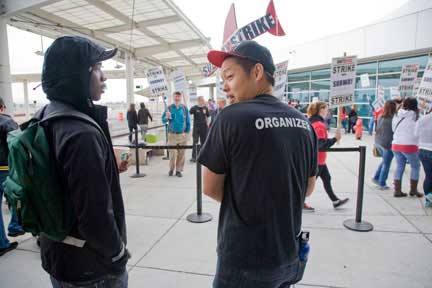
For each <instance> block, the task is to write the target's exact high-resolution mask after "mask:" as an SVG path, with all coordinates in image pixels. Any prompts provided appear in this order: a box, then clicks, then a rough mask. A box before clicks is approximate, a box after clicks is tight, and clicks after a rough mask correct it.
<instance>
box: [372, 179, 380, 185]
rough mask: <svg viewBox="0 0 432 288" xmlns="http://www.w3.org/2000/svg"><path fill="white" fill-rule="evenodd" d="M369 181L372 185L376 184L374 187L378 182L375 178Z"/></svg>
mask: <svg viewBox="0 0 432 288" xmlns="http://www.w3.org/2000/svg"><path fill="white" fill-rule="evenodd" d="M371 181H372V183H374V184H376V185H379V182H378V180H376V179H375V178H372V179H371Z"/></svg>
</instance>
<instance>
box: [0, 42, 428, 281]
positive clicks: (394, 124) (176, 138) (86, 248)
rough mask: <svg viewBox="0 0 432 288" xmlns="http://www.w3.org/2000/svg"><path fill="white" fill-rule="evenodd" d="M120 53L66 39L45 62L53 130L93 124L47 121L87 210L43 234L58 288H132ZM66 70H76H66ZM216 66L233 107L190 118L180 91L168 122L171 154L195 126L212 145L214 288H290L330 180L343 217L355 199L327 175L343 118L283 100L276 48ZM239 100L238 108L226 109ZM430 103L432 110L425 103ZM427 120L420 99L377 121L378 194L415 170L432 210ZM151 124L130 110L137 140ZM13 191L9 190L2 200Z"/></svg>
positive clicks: (351, 123) (173, 169)
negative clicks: (115, 95)
mask: <svg viewBox="0 0 432 288" xmlns="http://www.w3.org/2000/svg"><path fill="white" fill-rule="evenodd" d="M116 52H117V51H116V49H113V50H105V49H104V48H103V47H100V46H99V45H97V44H95V43H93V42H91V41H89V40H88V39H85V38H82V37H61V38H58V39H56V40H55V41H54V42H53V44H52V45H51V46H50V47H49V48H48V49H47V51H46V53H45V59H44V66H43V67H44V70H43V72H42V85H43V89H44V92H45V93H46V94H47V96H48V99H49V100H50V104H48V105H47V106H46V107H45V108H44V109H42V110H41V111H39V112H38V113H37V115H35V119H37V120H38V121H43V120H44V119H45V120H47V119H49V117H50V115H53V114H54V113H57V114H62V113H63V114H68V115H70V114H74V115H77V114H78V115H81V116H80V117H84V118H85V119H88V118H90V120H88V121H82V119H81V120H80V119H79V117H78V118H74V119H58V120H56V121H54V120H49V121H47V122H48V124H47V126H46V127H47V128H46V129H47V130H46V134H47V139H48V141H49V142H50V145H51V147H53V150H52V151H53V163H52V165H56V167H61V169H60V170H61V173H60V174H59V175H61V181H62V184H63V186H62V187H63V189H64V191H65V194H64V197H65V198H64V200H65V201H64V203H65V205H67V206H68V207H70V208H71V209H72V211H73V212H74V219H73V222H72V223H73V226H72V228H71V230H70V231H69V233H68V235H67V237H66V238H64V240H62V241H55V240H53V239H52V237H49V235H45V234H43V233H42V234H41V235H40V248H41V258H42V267H43V268H44V270H45V271H46V272H47V273H48V274H49V275H50V279H51V282H52V286H53V287H54V288H56V287H115V288H117V287H118V288H125V287H127V286H128V273H127V269H126V264H127V262H128V259H129V258H130V253H129V251H128V249H127V237H126V219H125V208H124V204H123V197H122V192H121V187H120V180H119V173H121V172H124V171H126V170H127V160H124V161H122V160H121V159H116V157H115V155H114V153H113V149H112V143H111V137H110V134H109V130H108V125H107V121H106V115H107V114H106V109H104V107H101V106H98V105H95V104H94V103H93V101H98V100H99V99H100V98H101V95H102V93H103V91H104V90H103V89H104V86H105V84H104V83H105V81H106V78H105V76H104V74H103V72H102V71H101V62H102V61H105V60H108V59H110V58H112V57H114V55H115V53H116ZM60 59H62V61H66V63H65V65H63V66H62V67H60V68H59V67H57V66H58V65H57V63H58V62H59V61H60ZM208 59H209V61H210V62H211V63H212V64H213V65H215V66H217V67H219V68H220V69H221V76H222V79H223V90H224V91H225V93H226V94H227V97H226V98H227V99H218V103H217V104H216V103H215V102H214V101H213V100H212V99H210V101H209V102H207V103H206V102H205V100H204V97H202V96H200V97H198V101H197V105H194V106H193V107H191V108H190V109H189V108H188V107H187V106H186V104H185V103H182V94H181V93H180V92H175V93H174V94H173V101H172V104H171V105H169V106H167V107H166V111H164V113H163V115H162V121H163V123H166V124H167V129H168V144H169V145H186V143H187V142H188V137H189V136H188V135H189V134H190V132H191V129H192V135H193V144H194V147H197V145H196V144H198V143H200V144H201V145H202V148H201V151H196V150H195V149H194V151H193V154H192V159H191V161H192V162H195V161H198V162H199V163H200V164H201V165H203V166H204V167H203V190H204V193H205V194H206V195H207V196H209V197H211V198H213V199H214V200H215V201H217V202H220V203H221V207H220V219H219V222H218V238H217V253H218V260H217V263H216V275H215V278H214V282H213V287H216V288H229V287H236V288H240V287H278V288H288V287H290V286H291V285H292V284H295V283H297V282H299V281H300V280H301V279H302V277H303V273H304V271H305V266H306V264H307V259H308V251H309V244H308V241H309V236H310V235H309V233H308V232H305V231H302V211H303V210H309V211H313V210H314V208H313V207H311V206H310V205H308V204H307V203H306V202H305V199H306V197H308V196H310V195H311V194H312V193H313V191H314V189H315V183H316V180H317V178H321V180H322V182H323V185H324V189H325V192H326V193H327V195H328V197H329V199H330V200H331V204H332V206H333V207H334V208H335V209H338V208H340V207H342V206H343V205H345V204H346V203H347V202H348V201H349V198H341V197H338V196H337V195H336V193H335V192H334V190H333V187H332V181H331V174H330V170H329V167H328V166H327V164H326V158H327V154H326V149H328V148H330V147H331V146H333V145H334V144H335V143H336V142H338V141H340V140H341V138H342V134H341V133H340V132H339V130H337V132H336V134H335V136H334V137H332V138H331V137H329V134H328V129H329V126H330V122H331V121H330V122H329V121H328V119H332V117H333V116H332V113H331V112H330V111H329V110H330V109H329V106H328V104H327V103H325V102H320V101H317V102H314V103H311V104H310V105H309V106H308V108H307V117H306V116H305V115H303V114H302V113H301V112H300V111H299V110H298V109H296V108H299V106H297V104H299V103H297V104H293V103H291V105H286V103H282V102H281V101H280V100H279V99H277V98H276V97H274V96H272V88H273V85H274V81H275V80H274V78H273V74H274V72H275V65H274V63H273V58H272V55H271V53H270V51H269V50H268V49H267V48H266V47H264V46H261V45H259V44H258V43H256V42H254V41H244V42H242V43H241V44H240V45H238V46H237V47H236V48H235V49H234V51H233V52H232V53H229V52H224V51H210V52H209V54H208ZM59 69H61V70H62V71H61V72H62V73H59ZM58 75H66V76H65V77H66V78H65V79H62V78H59V77H58ZM67 75H76V77H72V76H67ZM82 79H87V80H88V81H82ZM83 91H84V92H83ZM226 100H228V102H229V104H231V105H229V106H227V107H226V104H227V101H226ZM296 106H297V107H296ZM420 106H421V107H422V109H423V110H424V109H425V106H424V103H423V104H422V105H420ZM4 109H5V105H4V103H3V101H0V149H2V150H1V155H0V184H1V182H4V180H5V178H6V177H7V176H8V158H7V154H8V146H7V142H6V135H7V133H8V132H10V131H12V130H15V129H16V128H17V124H16V123H15V122H14V121H13V120H12V119H11V117H9V116H8V115H6V114H4ZM425 112H426V111H421V109H420V110H419V108H418V103H417V100H416V99H414V98H406V99H404V100H403V101H402V102H397V101H387V102H386V103H385V105H384V107H383V109H382V111H380V112H379V113H378V112H377V113H376V119H374V120H376V124H375V121H373V122H374V123H373V124H370V125H372V128H370V126H369V127H368V128H369V129H370V130H372V131H373V129H374V125H376V135H375V148H376V150H377V153H378V154H379V155H381V157H382V162H381V163H380V165H379V167H378V169H377V171H376V173H375V175H374V177H373V179H372V181H373V182H374V183H376V184H377V185H378V189H380V190H386V189H389V187H388V186H387V182H386V181H387V178H388V174H389V171H390V166H391V162H392V159H393V157H394V158H395V159H396V169H395V173H394V177H393V178H394V179H393V180H394V182H393V183H394V196H395V197H405V196H407V194H406V193H404V192H402V178H403V173H404V171H405V166H406V164H407V163H409V165H410V166H411V172H410V191H409V195H410V196H413V197H423V195H424V194H426V197H425V198H426V206H431V207H432V113H429V114H427V113H425ZM429 112H430V111H429ZM191 115H192V116H193V124H192V121H191ZM341 115H342V124H343V123H344V121H345V124H343V126H345V127H346V131H347V133H351V132H352V131H353V128H354V127H356V126H357V129H359V127H361V123H360V124H359V122H358V120H359V117H358V111H357V109H356V107H355V106H353V107H351V109H350V111H349V113H348V115H347V114H346V110H345V108H343V109H341ZM344 115H345V116H344ZM149 120H150V121H153V117H152V115H151V113H150V112H149V110H148V109H147V108H146V107H145V105H144V103H141V104H140V109H139V111H136V108H135V105H134V104H131V105H130V107H129V109H128V112H127V122H128V127H129V132H130V134H129V141H130V142H132V136H131V135H132V133H134V132H136V131H138V127H140V131H141V135H142V137H143V138H144V139H145V135H146V133H147V130H148V123H149ZM359 125H360V126H359ZM23 129H26V128H23ZM354 130H355V129H354ZM371 133H372V132H371ZM420 163H422V166H423V169H424V172H425V175H426V177H425V180H424V182H423V191H424V193H422V192H420V191H419V190H418V182H419V174H420V166H421V165H420ZM184 165H185V150H183V149H171V150H170V162H169V170H168V175H169V176H174V175H175V176H177V177H182V176H183V170H184ZM5 189H7V187H6V188H5ZM2 194H3V185H0V198H2V196H3V195H2ZM14 209H16V207H15V206H13V207H12V209H11V216H12V217H11V221H10V225H9V227H8V230H9V234H8V235H9V236H11V237H15V236H19V235H22V234H23V233H25V231H24V230H23V228H22V227H20V225H19V223H18V220H17V216H16V214H15V210H14ZM0 211H1V210H0ZM27 217H28V215H27ZM0 224H1V227H0V229H1V231H0V256H1V255H3V254H5V253H7V252H9V251H11V250H13V249H15V248H16V247H17V243H16V242H12V243H10V242H9V240H8V239H7V237H6V235H5V232H4V225H3V217H2V215H1V214H0ZM23 227H24V226H23Z"/></svg>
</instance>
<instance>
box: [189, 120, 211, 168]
mask: <svg viewBox="0 0 432 288" xmlns="http://www.w3.org/2000/svg"><path fill="white" fill-rule="evenodd" d="M207 130H208V128H207V124H200V125H197V126H194V128H193V132H192V138H193V145H194V148H193V149H192V159H194V160H196V157H197V155H196V154H197V153H196V148H195V145H196V144H198V140H199V142H200V144H201V146H202V145H203V144H204V142H205V140H206V138H207Z"/></svg>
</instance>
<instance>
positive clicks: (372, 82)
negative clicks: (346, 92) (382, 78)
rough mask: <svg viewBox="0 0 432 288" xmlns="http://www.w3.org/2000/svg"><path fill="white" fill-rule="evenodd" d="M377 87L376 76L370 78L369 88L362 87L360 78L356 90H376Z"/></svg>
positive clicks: (357, 80)
mask: <svg viewBox="0 0 432 288" xmlns="http://www.w3.org/2000/svg"><path fill="white" fill-rule="evenodd" d="M375 87H376V76H375V75H374V76H369V87H362V86H361V80H360V77H357V79H356V85H355V88H375Z"/></svg>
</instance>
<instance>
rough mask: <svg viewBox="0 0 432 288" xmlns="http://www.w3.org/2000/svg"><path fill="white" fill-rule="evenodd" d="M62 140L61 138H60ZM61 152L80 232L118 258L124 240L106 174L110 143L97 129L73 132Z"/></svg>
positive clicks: (109, 256) (101, 251)
mask: <svg viewBox="0 0 432 288" xmlns="http://www.w3.org/2000/svg"><path fill="white" fill-rule="evenodd" d="M59 141H61V140H59ZM63 141H66V142H64V144H63V145H62V148H61V150H60V151H59V152H58V159H59V163H61V164H62V165H63V175H64V177H65V182H66V184H67V187H70V191H69V192H70V197H71V200H72V203H73V207H74V211H75V214H76V217H77V228H78V232H79V233H80V235H81V236H82V237H83V238H84V240H86V245H89V247H90V248H92V249H93V250H94V251H96V252H97V253H98V254H99V255H101V257H103V259H106V261H109V263H111V262H115V260H114V259H113V258H114V257H116V256H118V255H121V254H122V252H123V251H124V248H125V247H124V244H123V241H122V238H121V235H120V232H119V230H118V227H117V224H116V221H115V215H114V212H113V205H112V197H111V187H110V184H109V181H108V178H107V175H106V163H107V162H106V161H107V160H106V159H105V158H106V155H107V153H108V152H107V149H108V147H107V144H106V143H105V140H104V139H103V138H102V136H101V135H97V134H96V131H91V130H90V131H85V132H80V133H78V134H75V135H73V136H70V137H69V138H68V139H66V140H63Z"/></svg>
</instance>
